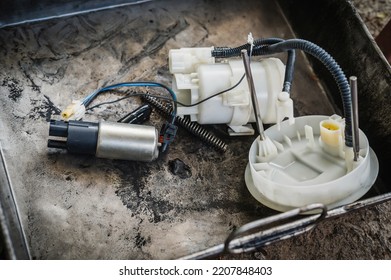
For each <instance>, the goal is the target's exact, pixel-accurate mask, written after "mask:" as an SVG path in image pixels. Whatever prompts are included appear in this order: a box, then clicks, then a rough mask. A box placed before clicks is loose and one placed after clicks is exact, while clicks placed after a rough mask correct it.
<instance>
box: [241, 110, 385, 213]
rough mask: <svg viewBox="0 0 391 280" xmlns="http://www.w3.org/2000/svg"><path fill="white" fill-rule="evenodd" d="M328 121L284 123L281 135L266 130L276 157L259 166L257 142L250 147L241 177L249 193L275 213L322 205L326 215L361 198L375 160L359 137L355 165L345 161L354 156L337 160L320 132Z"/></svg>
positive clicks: (302, 119) (373, 176) (322, 118)
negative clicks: (357, 158)
mask: <svg viewBox="0 0 391 280" xmlns="http://www.w3.org/2000/svg"><path fill="white" fill-rule="evenodd" d="M333 118H334V116H333V117H332V118H329V117H327V116H304V117H299V118H296V120H295V124H294V125H290V124H289V122H288V121H284V122H282V123H281V127H280V129H278V128H277V125H275V126H272V127H270V128H269V129H267V130H266V131H265V135H267V136H268V137H269V138H270V139H272V140H273V141H274V142H275V143H276V144H277V145H278V146H279V147H280V148H279V151H278V152H279V153H278V155H277V156H276V157H274V158H272V159H271V160H269V161H266V162H265V161H262V160H260V159H259V157H258V145H259V143H258V142H259V141H258V140H255V141H254V142H253V144H252V146H251V148H250V151H249V164H248V166H247V168H246V172H245V180H246V185H247V188H248V189H249V191H250V193H251V194H252V195H253V196H254V197H255V198H256V199H257V200H258V201H260V202H261V203H263V204H265V205H266V206H268V207H270V208H273V209H275V210H278V211H287V210H290V209H292V208H296V207H302V206H304V205H308V204H311V203H322V204H325V205H327V206H328V208H329V209H330V208H334V207H337V206H340V205H344V204H347V203H350V202H353V201H355V200H357V199H359V198H360V197H361V196H363V195H364V194H365V193H366V192H367V191H368V190H369V188H370V187H371V186H372V184H373V183H374V181H375V180H376V177H377V174H378V170H379V166H378V161H377V158H376V155H375V154H374V152H373V151H372V150H371V148H370V147H369V143H368V139H367V137H366V136H365V134H364V133H363V132H362V131H360V157H359V160H358V161H357V162H353V160H352V159H350V157H353V153H351V151H350V150H347V149H346V148H344V149H343V154H342V155H341V154H333V152H330V151H328V150H327V149H324V147H323V145H322V141H323V140H321V139H320V138H321V137H320V134H321V132H320V131H321V127H322V124H324V121H330V120H331V121H334V119H333ZM322 122H323V123H322ZM323 127H324V126H323ZM311 134H312V135H311ZM329 136H330V135H329ZM338 137H339V136H338ZM338 137H337V138H338ZM337 138H334V139H333V138H332V137H331V138H330V139H328V140H330V141H329V144H337V143H336V140H335V139H337ZM326 141H327V140H326ZM338 141H339V140H338ZM337 150H339V148H337ZM345 157H346V158H349V159H350V160H347V159H345ZM348 162H349V163H348ZM347 165H351V167H348V166H347Z"/></svg>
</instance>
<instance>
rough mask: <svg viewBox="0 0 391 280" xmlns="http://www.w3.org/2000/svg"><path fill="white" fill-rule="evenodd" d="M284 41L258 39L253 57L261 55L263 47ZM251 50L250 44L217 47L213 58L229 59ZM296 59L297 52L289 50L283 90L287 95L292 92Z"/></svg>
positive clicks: (213, 52) (255, 42)
mask: <svg viewBox="0 0 391 280" xmlns="http://www.w3.org/2000/svg"><path fill="white" fill-rule="evenodd" d="M283 41H284V40H283V39H280V38H265V39H257V40H255V41H254V47H253V52H252V55H261V53H260V48H261V47H262V46H267V45H272V44H276V43H280V42H283ZM250 48H251V46H250V44H244V45H241V46H239V47H235V48H228V47H217V48H215V49H214V50H213V51H212V56H213V57H216V58H228V57H235V56H240V55H241V53H240V52H241V51H242V50H244V49H246V50H247V51H248V52H250ZM295 59H296V54H295V51H294V50H288V58H287V62H286V69H285V77H284V86H283V88H282V91H286V92H287V93H290V91H291V85H292V80H293V72H294V68H295V67H294V66H295Z"/></svg>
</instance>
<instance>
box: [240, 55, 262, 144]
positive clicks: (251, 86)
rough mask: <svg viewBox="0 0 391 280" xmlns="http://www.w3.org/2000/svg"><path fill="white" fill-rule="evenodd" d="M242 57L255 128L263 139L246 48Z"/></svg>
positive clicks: (259, 113)
mask: <svg viewBox="0 0 391 280" xmlns="http://www.w3.org/2000/svg"><path fill="white" fill-rule="evenodd" d="M242 58H243V63H244V69H245V71H246V77H247V83H248V87H249V89H250V93H251V102H252V105H253V110H254V115H255V122H256V124H257V129H258V132H259V138H260V140H261V141H264V140H265V134H264V129H263V124H262V118H261V111H260V109H259V104H258V99H257V92H256V91H255V86H254V80H253V76H252V73H251V67H250V58H249V56H248V54H247V50H242Z"/></svg>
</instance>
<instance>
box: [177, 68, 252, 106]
mask: <svg viewBox="0 0 391 280" xmlns="http://www.w3.org/2000/svg"><path fill="white" fill-rule="evenodd" d="M245 76H246V74H243V76H242V77H241V78H240V80H239V82H237V83H236V84H235V85H233V86H232V87H230V88H227V89H225V90H222V91H219V92H218V93H215V94H213V95H211V96H209V97H207V98H205V99H202V100H200V101H198V102H196V103H194V104H183V103H181V102H179V101H176V103H177V104H179V105H181V106H183V107H193V106H197V105H200V104H201V103H203V102H205V101H208V100H209V99H211V98H213V97H216V96H218V95H220V94H223V93H225V92H227V91H230V90H233V89H234V88H236V87H237V86H238V85H240V83H241V82H242V81H243V79H244V77H245Z"/></svg>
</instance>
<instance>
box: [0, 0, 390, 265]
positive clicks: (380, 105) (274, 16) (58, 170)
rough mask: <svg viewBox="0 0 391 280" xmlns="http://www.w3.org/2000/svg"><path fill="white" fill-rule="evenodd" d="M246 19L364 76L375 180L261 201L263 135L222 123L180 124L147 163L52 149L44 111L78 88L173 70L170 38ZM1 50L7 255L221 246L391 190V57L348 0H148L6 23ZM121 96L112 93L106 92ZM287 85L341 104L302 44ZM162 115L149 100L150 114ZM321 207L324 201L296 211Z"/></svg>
mask: <svg viewBox="0 0 391 280" xmlns="http://www.w3.org/2000/svg"><path fill="white" fill-rule="evenodd" d="M130 2H132V1H130ZM315 2H316V3H315ZM250 31H251V32H252V33H253V34H254V36H255V37H281V38H293V37H298V38H304V39H307V40H310V41H313V42H315V43H317V44H318V45H320V46H322V47H323V48H324V49H326V50H327V51H328V52H329V53H331V54H332V55H333V56H334V57H335V59H336V60H337V61H338V62H339V63H340V65H341V67H342V69H344V71H345V73H346V74H347V75H348V76H350V75H356V76H358V78H359V98H360V104H359V105H360V127H361V129H362V130H363V131H364V132H365V133H366V135H367V136H368V138H369V142H370V144H371V147H372V148H373V149H374V151H375V152H376V154H377V156H378V159H379V165H380V174H379V177H378V179H377V181H376V183H375V185H374V186H373V187H372V188H371V190H370V191H369V192H368V193H367V194H366V195H365V197H363V198H362V199H361V200H359V201H358V202H355V203H352V204H350V205H346V206H342V207H339V208H336V209H330V210H328V211H326V210H325V209H324V208H323V206H322V205H317V204H315V205H309V206H306V207H304V208H303V209H296V210H292V211H290V212H286V213H278V212H276V211H274V210H271V209H269V208H267V207H265V206H263V205H261V204H260V203H259V202H257V201H256V200H255V199H254V198H253V197H252V196H251V195H250V194H249V192H248V190H247V188H246V185H245V180H244V171H245V167H246V164H247V155H248V150H249V147H250V145H251V143H252V141H253V140H254V139H253V137H239V138H230V137H228V136H227V135H226V130H225V127H223V126H207V127H206V128H207V129H208V130H210V131H212V132H213V133H214V134H215V135H218V136H219V137H221V138H222V139H223V140H224V141H225V142H226V143H227V144H228V147H229V148H228V151H227V152H226V153H224V154H222V153H218V152H216V151H215V150H213V149H212V148H210V147H208V146H207V145H205V144H203V143H202V142H201V141H199V139H197V138H195V137H194V136H192V135H191V134H189V133H187V132H186V131H183V130H180V131H179V133H178V137H177V138H176V140H175V142H174V144H173V145H171V147H170V150H169V152H168V153H167V154H165V155H161V156H160V158H159V159H158V160H156V161H154V162H152V163H139V162H126V161H116V160H104V159H97V158H93V157H88V156H80V155H70V154H67V153H63V152H59V151H54V150H48V149H47V147H46V141H47V138H48V121H49V120H50V119H51V118H58V117H59V113H60V108H64V106H66V105H67V104H69V103H70V102H71V100H72V99H80V98H82V97H84V96H86V95H87V94H88V93H90V92H91V91H93V90H95V89H96V88H98V87H101V86H102V85H104V84H111V83H117V82H123V81H138V80H151V81H158V82H162V83H165V84H170V79H171V76H170V74H169V72H168V66H167V54H168V51H169V49H171V48H180V47H193V46H237V45H240V44H242V43H243V42H244V41H245V40H246V38H247V34H248V32H250ZM281 59H283V60H284V59H285V57H284V55H282V56H281ZM0 63H1V65H2V66H1V68H2V69H1V73H0V102H1V106H2V110H0V120H1V122H0V130H1V134H0V144H1V162H0V163H1V165H0V167H1V168H0V176H1V181H0V183H1V185H0V188H1V193H0V194H1V196H0V203H1V207H0V210H1V211H0V219H1V224H0V225H1V228H2V233H1V234H2V239H3V243H4V245H2V246H1V247H0V249H1V251H2V253H1V254H3V255H2V256H4V257H6V258H19V259H21V258H33V259H175V258H207V257H217V256H219V255H221V254H222V253H239V252H249V251H253V250H256V249H260V248H261V247H263V246H265V245H267V244H270V243H272V242H276V241H279V240H282V239H286V238H288V237H291V236H294V235H298V234H300V233H303V232H305V231H307V230H309V229H311V228H313V227H314V225H316V224H317V223H318V222H319V221H321V220H322V219H323V220H324V219H330V218H332V217H336V216H339V215H342V214H346V213H348V212H350V211H352V210H356V209H360V208H363V207H367V206H371V205H375V204H378V203H381V202H384V201H386V200H389V199H390V198H391V193H390V190H389V189H388V187H387V186H388V183H389V181H390V176H391V174H387V172H386V170H385V168H384V167H385V166H386V163H387V162H389V160H390V158H391V150H390V149H389V142H390V135H391V126H389V124H390V118H391V114H390V112H389V110H391V106H390V105H391V104H390V102H391V101H390V100H389V99H388V98H387V94H388V93H389V92H390V88H391V71H390V66H389V65H388V64H387V62H386V61H385V59H384V57H383V56H382V55H381V53H380V52H379V49H378V48H377V47H376V45H375V44H374V42H373V40H372V39H371V37H370V35H369V33H368V32H367V30H366V28H365V26H364V24H363V23H362V21H361V20H360V19H359V17H358V15H357V12H356V11H355V9H354V8H353V7H352V5H351V4H350V3H349V2H345V1H338V0H332V1H326V0H324V1H283V0H281V1H273V0H267V1H246V2H245V3H242V2H239V1H186V2H185V1H174V0H171V1H153V2H149V3H142V4H138V5H132V6H127V7H121V8H113V9H109V10H105V11H99V12H91V13H88V14H84V15H79V16H73V17H65V18H62V19H53V20H48V21H42V22H37V23H29V24H24V25H19V26H14V27H6V28H3V29H1V30H0ZM113 98H115V96H114V95H103V96H101V97H100V101H105V100H112V99H113ZM292 98H293V100H294V103H295V111H296V112H295V113H296V115H309V114H326V115H330V114H332V113H335V112H336V113H340V109H339V108H341V106H340V105H341V104H340V99H339V98H340V97H339V96H338V91H337V89H336V87H335V85H334V82H333V80H332V77H330V75H329V74H328V73H327V71H325V70H324V69H323V66H321V65H319V64H318V63H317V62H316V61H313V60H312V58H311V57H306V56H304V55H303V54H299V55H298V59H297V65H296V72H295V79H294V85H293V92H292ZM97 102H98V101H97ZM140 103H141V101H140V100H139V99H134V100H133V99H132V100H128V101H126V102H122V103H116V104H112V105H107V106H101V107H100V108H97V109H95V110H94V111H93V112H89V113H88V114H87V115H86V117H85V119H87V120H91V121H94V120H98V119H104V120H117V119H118V118H119V117H121V116H123V115H124V114H126V113H127V112H129V111H130V110H132V109H133V108H135V107H136V106H138V105H139V104H140ZM161 123H162V117H161V116H159V115H158V114H154V115H153V116H152V119H151V120H150V124H154V125H156V126H160V125H161ZM175 162H176V163H178V162H180V163H183V165H182V167H183V168H182V171H183V172H181V173H177V174H174V173H173V172H172V170H171V167H172V165H173V164H174V163H175ZM314 209H318V210H320V211H321V212H322V211H323V212H322V213H321V214H315V215H301V214H303V213H306V212H307V213H308V211H312V210H314ZM232 232H233V233H232ZM230 256H233V255H228V257H230ZM250 257H251V256H249V255H244V256H243V258H250Z"/></svg>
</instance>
